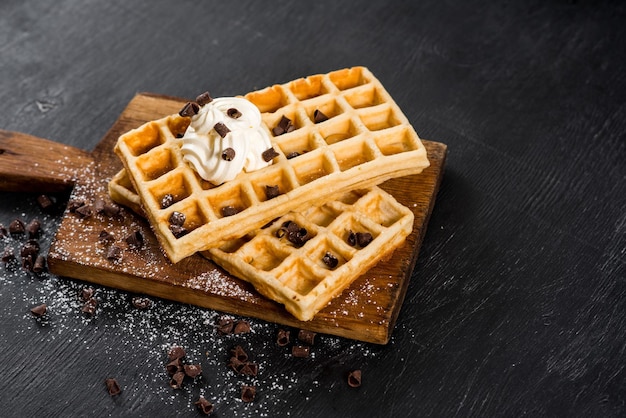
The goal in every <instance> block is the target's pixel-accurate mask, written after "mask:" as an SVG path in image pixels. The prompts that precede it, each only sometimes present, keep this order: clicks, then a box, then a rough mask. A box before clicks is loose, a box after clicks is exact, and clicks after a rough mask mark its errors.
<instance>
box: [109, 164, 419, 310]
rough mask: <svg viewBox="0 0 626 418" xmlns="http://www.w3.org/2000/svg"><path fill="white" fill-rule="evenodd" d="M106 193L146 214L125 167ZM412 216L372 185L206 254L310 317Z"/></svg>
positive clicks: (400, 237)
mask: <svg viewBox="0 0 626 418" xmlns="http://www.w3.org/2000/svg"><path fill="white" fill-rule="evenodd" d="M109 193H110V195H111V197H112V199H113V200H115V201H116V202H117V203H120V204H123V205H126V206H128V207H130V208H131V209H133V210H135V211H139V213H140V214H141V212H140V211H141V207H140V206H139V205H138V203H139V197H138V195H136V194H135V193H134V191H133V190H132V188H131V187H130V182H129V181H128V179H127V177H126V175H125V172H124V171H121V172H120V173H118V174H117V175H116V176H115V177H114V178H113V179H112V181H111V182H110V183H109ZM413 217H414V216H413V212H411V210H410V209H408V208H406V207H405V206H403V205H401V204H400V203H398V202H397V201H396V200H395V199H394V198H393V196H391V195H390V194H388V193H386V192H385V191H383V190H382V189H380V188H378V187H372V188H370V189H366V190H358V191H350V192H346V193H344V194H343V195H342V196H341V197H340V198H339V199H337V200H335V201H332V202H328V203H325V204H323V205H321V206H318V207H313V208H309V209H307V210H305V211H302V212H290V213H288V214H286V215H284V216H282V217H280V218H279V219H277V220H275V221H274V222H272V224H271V225H270V226H268V227H266V228H261V229H257V230H255V231H254V232H252V233H249V234H247V235H246V236H245V237H243V238H239V239H235V240H232V241H229V242H227V243H226V244H224V245H222V246H221V247H219V248H213V249H209V250H207V251H204V252H203V255H205V256H207V257H208V258H210V259H212V260H213V261H214V262H215V263H216V264H218V265H220V266H221V267H222V268H224V269H225V270H226V271H228V272H229V273H231V274H233V275H234V276H237V277H239V278H241V279H243V280H246V281H248V282H250V283H251V284H252V285H253V286H254V287H255V288H256V289H257V290H258V291H259V293H261V294H262V295H264V296H266V297H268V298H270V299H272V300H274V301H276V302H278V303H280V304H282V305H284V306H285V308H286V310H287V311H288V312H289V313H291V314H292V315H293V316H295V317H296V318H298V319H299V320H302V321H308V320H310V319H311V318H313V316H314V315H315V314H316V313H317V312H318V311H319V310H320V309H322V308H323V307H324V306H326V305H327V304H328V302H329V301H330V300H331V299H332V298H334V297H335V296H337V295H339V294H340V293H341V292H342V291H343V290H344V289H345V288H346V287H348V286H349V285H350V284H351V283H352V282H353V281H354V280H355V279H356V278H358V277H359V276H360V275H361V274H363V273H365V272H366V271H367V270H368V269H370V268H371V267H372V266H374V265H375V264H376V263H378V262H379V261H380V260H382V259H385V258H386V257H387V256H389V255H390V254H391V253H392V252H393V251H394V250H395V249H396V248H397V247H399V246H400V245H402V243H403V242H404V241H405V239H406V237H407V236H408V235H409V234H410V233H411V231H412V229H413ZM294 225H295V226H294ZM290 230H292V231H290ZM303 231H306V232H303ZM368 234H369V235H368ZM369 236H371V241H370V240H369V239H368V238H369Z"/></svg>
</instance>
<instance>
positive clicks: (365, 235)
mask: <svg viewBox="0 0 626 418" xmlns="http://www.w3.org/2000/svg"><path fill="white" fill-rule="evenodd" d="M373 240H374V237H372V234H370V233H369V232H356V233H355V232H352V231H350V232H349V233H348V239H347V242H348V244H350V245H351V246H353V247H357V246H359V247H361V248H364V247H367V246H368V245H369V243H370V242H372V241H373Z"/></svg>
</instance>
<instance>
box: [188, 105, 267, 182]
mask: <svg viewBox="0 0 626 418" xmlns="http://www.w3.org/2000/svg"><path fill="white" fill-rule="evenodd" d="M229 114H231V115H233V116H229ZM217 123H222V124H224V125H226V127H227V128H228V130H229V132H227V133H226V134H225V135H224V137H222V136H221V135H220V134H219V133H218V131H217V130H216V129H215V125H216V124H217ZM222 134H223V132H222ZM182 143H183V144H182V153H183V160H185V161H186V162H187V163H189V164H190V165H191V166H192V167H193V168H194V170H196V172H197V173H198V175H200V177H202V178H203V179H205V180H207V181H209V182H211V183H213V184H216V185H219V184H222V183H224V182H226V181H230V180H233V179H234V178H235V177H236V176H237V174H239V173H240V172H241V171H242V170H245V171H247V172H250V171H254V170H258V169H260V168H263V167H267V166H268V165H270V164H271V163H272V161H271V160H270V161H265V160H264V159H263V153H264V152H265V151H267V150H268V149H270V148H271V147H272V143H271V141H270V138H269V135H268V134H267V132H266V131H265V129H263V127H262V125H261V113H260V112H259V109H258V108H257V107H256V106H255V105H253V104H252V103H251V102H249V101H248V100H246V99H243V98H239V97H221V98H217V99H214V100H212V101H211V102H209V103H207V104H205V105H204V106H202V107H200V109H199V111H198V113H197V114H195V115H194V116H192V117H191V124H190V125H189V127H188V128H187V131H186V132H185V135H184V136H183V138H182ZM229 148H230V150H229ZM233 151H234V153H233Z"/></svg>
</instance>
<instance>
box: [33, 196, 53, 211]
mask: <svg viewBox="0 0 626 418" xmlns="http://www.w3.org/2000/svg"><path fill="white" fill-rule="evenodd" d="M37 204H38V205H39V208H41V210H42V211H44V212H46V213H49V212H52V210H53V209H54V201H53V200H52V198H50V196H48V195H45V194H42V195H39V196H37Z"/></svg>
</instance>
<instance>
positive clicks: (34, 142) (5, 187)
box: [0, 129, 93, 193]
mask: <svg viewBox="0 0 626 418" xmlns="http://www.w3.org/2000/svg"><path fill="white" fill-rule="evenodd" d="M92 161H93V160H92V157H91V155H90V153H88V152H87V151H83V150H81V149H79V148H75V147H71V146H68V145H63V144H60V143H58V142H54V141H50V140H47V139H43V138H38V137H36V136H32V135H28V134H24V133H20V132H10V131H4V130H1V129H0V191H5V192H42V193H44V192H46V193H53V192H60V191H65V190H69V189H71V188H72V187H73V185H74V183H75V181H76V178H77V177H78V176H80V175H81V173H83V172H84V170H85V169H86V168H87V166H88V165H89V164H90V163H92Z"/></svg>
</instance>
